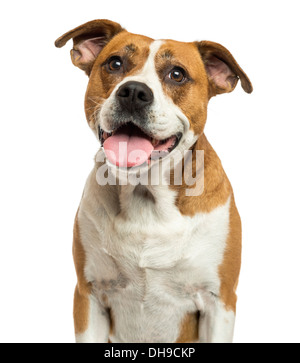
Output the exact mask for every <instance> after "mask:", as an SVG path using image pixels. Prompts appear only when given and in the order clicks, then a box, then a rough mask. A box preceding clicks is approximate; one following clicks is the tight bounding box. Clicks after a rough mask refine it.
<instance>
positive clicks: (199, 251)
mask: <svg viewBox="0 0 300 363" xmlns="http://www.w3.org/2000/svg"><path fill="white" fill-rule="evenodd" d="M170 197H171V196H170ZM83 203H84V201H83ZM167 204H168V203H167ZM127 207H128V209H127V210H126V213H120V214H118V215H117V216H115V217H114V218H111V217H109V216H108V214H107V211H106V209H105V208H101V209H100V210H99V209H98V210H97V211H95V210H94V211H93V210H91V208H90V209H89V210H87V208H84V213H81V215H80V226H81V236H82V243H83V247H84V249H85V252H86V266H85V275H86V278H87V280H88V281H91V282H92V284H93V288H94V292H95V294H96V295H97V296H98V297H99V299H100V301H101V302H102V303H104V304H106V305H107V306H108V307H110V308H111V312H112V315H113V320H114V331H115V338H112V339H115V341H123V340H124V341H141V342H143V341H144V342H145V341H160V342H163V341H165V342H171V341H175V340H176V338H177V337H178V334H179V330H180V324H181V321H182V320H183V318H184V316H185V314H187V313H190V312H194V311H196V310H197V309H199V304H203V301H205V303H208V304H209V303H210V298H211V296H212V295H211V294H218V290H219V276H218V266H219V265H220V263H221V262H222V258H223V253H224V248H225V243H226V237H227V233H228V223H229V213H228V210H229V201H228V202H227V203H226V204H225V205H224V206H222V207H219V208H217V209H215V210H214V211H212V212H211V213H205V214H204V213H203V214H198V215H196V216H194V217H186V216H182V215H181V214H180V212H179V211H178V209H177V208H176V207H175V205H174V203H172V202H170V203H169V205H159V203H154V202H153V201H151V200H149V199H147V200H141V197H140V196H132V199H131V201H130V203H129V204H128V205H127ZM158 208H162V209H161V210H160V211H159V210H158ZM200 302H201V303H200Z"/></svg>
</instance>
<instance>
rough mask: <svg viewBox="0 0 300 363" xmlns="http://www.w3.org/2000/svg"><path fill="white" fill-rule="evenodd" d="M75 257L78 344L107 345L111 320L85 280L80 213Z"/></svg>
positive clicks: (75, 302) (75, 309)
mask: <svg viewBox="0 0 300 363" xmlns="http://www.w3.org/2000/svg"><path fill="white" fill-rule="evenodd" d="M73 257H74V263H75V269H76V274H77V285H76V288H75V294H74V309H73V315H74V327H75V337H76V342H78V343H92V342H99V343H107V342H108V334H109V329H110V318H109V314H108V312H107V310H106V309H105V308H104V307H103V306H101V303H100V302H99V300H98V299H97V298H96V297H95V296H94V295H93V290H92V285H91V283H90V282H88V281H87V280H86V278H85V274H84V267H85V261H86V256H85V251H84V249H83V245H82V243H81V238H80V230H79V223H78V213H77V215H76V218H75V223H74V239H73Z"/></svg>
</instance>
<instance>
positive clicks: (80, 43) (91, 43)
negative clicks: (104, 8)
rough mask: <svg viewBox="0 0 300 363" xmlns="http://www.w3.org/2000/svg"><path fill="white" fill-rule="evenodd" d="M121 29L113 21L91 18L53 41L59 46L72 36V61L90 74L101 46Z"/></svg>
mask: <svg viewBox="0 0 300 363" xmlns="http://www.w3.org/2000/svg"><path fill="white" fill-rule="evenodd" d="M122 30H124V29H123V28H122V27H121V25H120V24H118V23H115V22H113V21H110V20H106V19H102V20H93V21H89V22H87V23H85V24H82V25H80V26H78V27H77V28H75V29H72V30H70V31H68V32H67V33H65V34H63V35H62V36H61V37H59V38H58V39H57V40H56V41H55V46H56V47H58V48H61V47H63V46H64V45H65V44H66V43H67V41H68V40H70V39H71V38H72V39H73V49H72V50H71V59H72V62H73V64H74V65H75V66H77V67H79V68H80V69H82V70H84V71H85V72H86V74H87V75H90V72H91V70H92V67H93V64H94V61H95V59H96V58H97V56H98V55H99V53H100V52H101V50H102V49H103V47H104V46H105V45H106V44H107V43H108V42H109V41H110V40H111V39H112V38H113V37H114V36H115V35H116V34H118V33H120V32H121V31H122Z"/></svg>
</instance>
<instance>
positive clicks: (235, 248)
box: [219, 196, 242, 312]
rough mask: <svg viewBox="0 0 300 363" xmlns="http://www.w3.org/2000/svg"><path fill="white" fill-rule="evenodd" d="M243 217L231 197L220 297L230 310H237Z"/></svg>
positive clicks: (220, 270) (221, 267) (220, 273)
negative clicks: (236, 292) (236, 291)
mask: <svg viewBox="0 0 300 363" xmlns="http://www.w3.org/2000/svg"><path fill="white" fill-rule="evenodd" d="M241 241H242V227H241V219H240V216H239V213H238V211H237V208H236V205H235V202H234V198H233V196H232V197H231V205H230V222H229V234H228V237H227V241H226V249H225V254H224V257H223V262H222V264H221V265H220V266H219V276H220V280H221V287H220V297H221V299H222V301H223V302H224V304H225V306H226V308H227V309H228V310H233V311H234V312H235V307H236V300H237V297H236V294H235V290H236V288H237V284H238V277H239V273H240V266H241V249H242V246H241Z"/></svg>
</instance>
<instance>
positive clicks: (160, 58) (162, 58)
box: [155, 40, 209, 135]
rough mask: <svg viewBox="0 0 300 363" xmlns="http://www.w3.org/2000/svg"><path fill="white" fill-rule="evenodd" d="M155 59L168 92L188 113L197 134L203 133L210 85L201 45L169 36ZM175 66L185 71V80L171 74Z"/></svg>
mask: <svg viewBox="0 0 300 363" xmlns="http://www.w3.org/2000/svg"><path fill="white" fill-rule="evenodd" d="M155 62H156V70H157V73H158V75H159V77H160V79H161V82H162V85H163V89H164V92H165V93H166V94H167V95H168V96H169V97H170V98H171V99H172V100H173V102H174V103H175V104H176V105H177V106H178V107H179V108H180V109H181V110H182V112H183V113H184V114H185V115H186V116H187V117H188V119H189V120H190V124H191V129H192V130H193V131H194V132H195V134H199V135H200V134H201V133H202V132H203V129H204V125H205V121H206V114H207V109H206V108H207V103H208V99H209V95H208V90H209V85H208V79H207V75H206V71H205V67H204V64H203V62H202V59H201V56H200V53H199V51H198V49H197V47H196V46H195V44H194V43H183V42H177V41H173V40H167V41H165V42H164V43H163V44H162V46H161V48H160V49H159V51H158V53H157V55H156V57H155ZM173 69H180V70H183V71H184V74H185V76H186V77H185V79H184V81H182V82H176V81H174V80H172V79H171V78H170V72H172V70H173Z"/></svg>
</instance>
